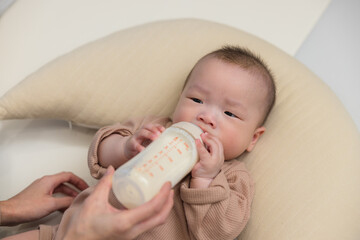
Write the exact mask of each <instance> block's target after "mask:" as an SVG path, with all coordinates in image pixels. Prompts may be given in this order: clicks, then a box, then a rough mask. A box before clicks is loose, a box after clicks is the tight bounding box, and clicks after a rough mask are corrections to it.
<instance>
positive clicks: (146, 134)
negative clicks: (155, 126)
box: [137, 128, 161, 142]
mask: <svg viewBox="0 0 360 240" xmlns="http://www.w3.org/2000/svg"><path fill="white" fill-rule="evenodd" d="M160 134H161V133H157V132H153V131H152V130H151V129H148V128H143V129H141V130H139V133H138V136H137V139H139V141H140V142H143V141H145V140H151V141H154V140H155V139H156V138H157V137H158V135H160Z"/></svg>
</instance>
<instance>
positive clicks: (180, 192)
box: [40, 118, 254, 240]
mask: <svg viewBox="0 0 360 240" xmlns="http://www.w3.org/2000/svg"><path fill="white" fill-rule="evenodd" d="M149 122H153V123H159V124H162V125H163V126H165V127H168V126H170V125H171V124H172V122H171V119H169V118H144V119H142V120H140V121H134V120H133V121H129V122H127V123H125V124H115V125H112V126H108V127H104V128H102V129H100V130H99V131H98V132H97V133H96V135H95V137H94V140H93V142H92V144H91V146H90V149H89V159H88V162H89V168H90V172H91V174H92V176H94V177H96V178H100V177H101V176H102V175H103V174H104V173H105V168H103V167H101V166H100V165H99V162H98V158H97V149H98V146H99V143H100V142H101V141H102V140H103V139H104V138H106V137H107V136H109V135H110V134H120V135H122V136H127V135H130V134H133V133H134V132H135V131H136V130H137V129H138V128H140V127H141V126H142V125H144V124H147V123H149ZM189 183H190V175H188V176H187V177H185V178H184V179H183V180H182V181H181V182H180V183H178V184H177V185H176V186H175V187H174V206H173V209H172V210H171V212H170V214H169V216H168V218H167V220H166V222H165V224H163V225H160V226H158V227H155V228H154V229H152V230H150V231H148V232H145V233H143V234H141V235H140V236H139V237H138V238H137V239H146V240H149V239H154V240H161V239H166V240H168V239H172V240H176V239H179V240H186V239H204V240H210V239H215V240H218V239H221V240H226V239H234V238H236V237H237V236H238V235H239V234H240V232H241V231H242V230H243V229H244V227H245V225H246V223H247V222H248V220H249V217H250V208H251V202H252V199H253V194H254V185H253V182H252V180H251V177H250V175H249V172H248V171H247V170H246V168H245V165H244V163H242V162H241V161H238V160H236V159H234V160H228V161H225V163H224V164H223V166H222V168H221V171H220V172H219V174H218V175H217V176H216V177H215V178H214V180H213V181H212V183H211V185H210V186H209V187H208V188H206V189H194V188H189ZM92 191H93V187H91V188H89V189H87V190H85V191H83V192H82V193H81V194H80V195H79V196H78V197H77V198H76V199H75V201H74V202H73V204H72V206H71V208H76V207H78V206H79V205H80V204H81V203H82V202H83V201H84V199H85V198H86V197H87V196H88V195H89V194H90V193H91V192H92ZM71 208H70V209H71ZM70 209H69V210H70ZM69 210H68V211H69ZM69 212H71V210H70V211H69ZM70 218H71V214H65V215H64V217H63V219H62V224H64V223H65V224H66V221H70ZM64 221H65V222H64ZM44 229H45V228H44ZM40 230H41V229H40ZM62 235H63V233H60V232H57V233H56V239H58V237H61V236H62ZM53 237H54V236H53ZM48 239H50V238H48Z"/></svg>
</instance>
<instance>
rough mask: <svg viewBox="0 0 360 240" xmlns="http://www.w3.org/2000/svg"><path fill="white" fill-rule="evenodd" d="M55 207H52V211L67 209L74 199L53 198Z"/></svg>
mask: <svg viewBox="0 0 360 240" xmlns="http://www.w3.org/2000/svg"><path fill="white" fill-rule="evenodd" d="M53 199H54V202H55V205H54V209H52V210H53V211H56V210H61V209H65V208H68V207H69V206H70V205H71V203H72V202H73V201H74V199H75V198H74V197H58V198H53Z"/></svg>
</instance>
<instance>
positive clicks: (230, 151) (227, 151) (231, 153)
mask: <svg viewBox="0 0 360 240" xmlns="http://www.w3.org/2000/svg"><path fill="white" fill-rule="evenodd" d="M223 148H224V157H225V160H231V159H234V158H236V157H238V156H240V155H241V154H242V153H243V152H244V151H245V149H246V147H245V146H244V144H242V142H241V141H239V139H236V138H231V137H230V138H229V139H228V140H225V141H223Z"/></svg>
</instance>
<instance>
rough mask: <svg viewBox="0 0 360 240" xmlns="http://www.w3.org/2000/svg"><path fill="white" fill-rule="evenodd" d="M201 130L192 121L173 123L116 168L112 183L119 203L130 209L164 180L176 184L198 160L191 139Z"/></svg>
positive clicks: (155, 189)
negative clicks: (140, 150)
mask: <svg viewBox="0 0 360 240" xmlns="http://www.w3.org/2000/svg"><path fill="white" fill-rule="evenodd" d="M201 133H202V130H201V129H200V128H199V127H198V126H196V125H195V124H192V123H189V122H179V123H175V124H173V125H172V126H171V127H169V128H167V129H166V130H165V131H164V132H163V133H162V134H161V135H160V136H159V138H158V139H156V140H155V141H153V142H152V143H151V144H150V145H149V146H147V147H146V148H145V149H144V150H143V151H142V152H140V153H139V154H137V155H136V156H135V157H133V158H132V159H130V160H129V161H128V162H127V163H125V164H124V165H122V166H121V167H119V168H118V169H117V170H116V171H115V174H114V176H113V185H112V189H113V192H114V194H115V196H116V198H117V199H118V200H119V202H120V203H121V204H122V205H124V206H125V207H126V208H129V209H131V208H134V207H137V206H139V205H141V204H143V203H145V202H147V201H149V200H150V199H152V198H153V197H154V196H155V195H156V194H157V193H158V192H159V190H160V188H161V187H162V185H163V184H164V183H165V182H167V181H170V182H171V184H172V186H174V185H176V184H177V183H178V182H179V181H180V180H181V179H182V178H183V177H185V176H186V175H187V174H188V173H189V172H190V171H191V169H192V168H193V166H194V165H195V163H196V162H197V161H198V153H197V151H196V145H195V139H196V138H199V139H201V138H200V134H201Z"/></svg>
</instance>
